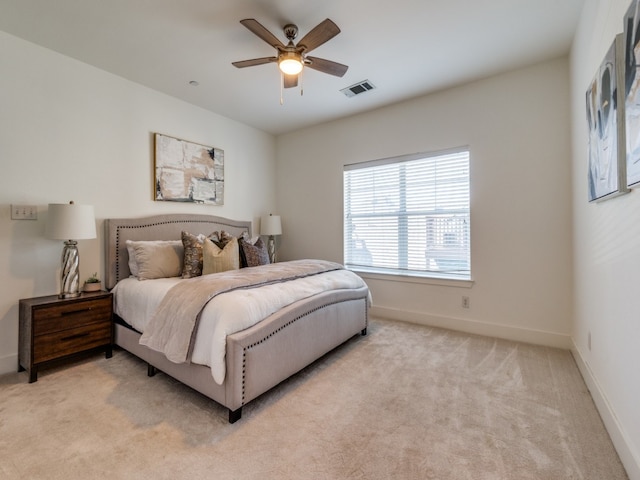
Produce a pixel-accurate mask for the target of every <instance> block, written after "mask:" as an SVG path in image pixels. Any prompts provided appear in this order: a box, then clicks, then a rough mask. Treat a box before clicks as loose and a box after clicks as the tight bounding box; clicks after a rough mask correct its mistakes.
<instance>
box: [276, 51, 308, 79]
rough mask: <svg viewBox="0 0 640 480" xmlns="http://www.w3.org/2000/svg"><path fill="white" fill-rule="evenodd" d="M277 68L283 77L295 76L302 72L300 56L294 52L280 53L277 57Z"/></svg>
mask: <svg viewBox="0 0 640 480" xmlns="http://www.w3.org/2000/svg"><path fill="white" fill-rule="evenodd" d="M278 67H279V68H280V71H281V72H282V73H284V74H285V75H297V74H299V73H300V72H301V71H302V56H301V55H300V54H299V53H296V52H282V53H281V54H280V56H279V57H278Z"/></svg>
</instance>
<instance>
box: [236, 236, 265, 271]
mask: <svg viewBox="0 0 640 480" xmlns="http://www.w3.org/2000/svg"><path fill="white" fill-rule="evenodd" d="M240 250H242V255H243V256H244V261H246V265H245V266H247V267H257V266H259V265H268V264H269V263H270V262H269V252H267V247H266V245H265V244H264V242H263V241H262V239H261V238H260V237H258V239H257V240H256V241H255V242H252V241H251V240H250V239H249V240H247V239H245V238H241V239H240Z"/></svg>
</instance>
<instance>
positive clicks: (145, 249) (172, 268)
mask: <svg viewBox="0 0 640 480" xmlns="http://www.w3.org/2000/svg"><path fill="white" fill-rule="evenodd" d="M129 247H131V249H132V250H133V256H134V257H135V263H136V265H137V269H138V272H137V277H138V280H151V279H153V278H168V277H179V276H180V275H182V266H183V262H184V247H183V246H182V242H181V241H180V240H153V241H131V242H128V244H127V249H129ZM129 268H130V269H131V267H129Z"/></svg>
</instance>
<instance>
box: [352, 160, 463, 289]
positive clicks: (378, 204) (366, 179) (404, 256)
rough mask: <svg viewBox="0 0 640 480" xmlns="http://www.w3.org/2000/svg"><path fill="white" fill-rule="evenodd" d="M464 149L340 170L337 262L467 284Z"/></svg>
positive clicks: (356, 165) (370, 269)
mask: <svg viewBox="0 0 640 480" xmlns="http://www.w3.org/2000/svg"><path fill="white" fill-rule="evenodd" d="M469 210H470V208H469V151H468V150H466V149H465V150H456V151H449V152H446V153H438V154H416V155H410V156H404V157H397V158H391V159H384V160H376V161H372V162H366V163H360V164H354V165H347V166H345V167H344V263H345V265H346V266H347V268H351V269H354V270H361V271H371V272H378V273H391V274H402V275H416V276H436V277H448V278H460V279H470V277H471V272H470V238H469V220H470V212H469Z"/></svg>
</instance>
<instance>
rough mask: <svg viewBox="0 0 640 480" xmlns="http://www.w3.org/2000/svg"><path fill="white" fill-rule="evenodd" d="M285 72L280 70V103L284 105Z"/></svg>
mask: <svg viewBox="0 0 640 480" xmlns="http://www.w3.org/2000/svg"><path fill="white" fill-rule="evenodd" d="M283 91H284V73H282V72H280V105H284V96H283V93H282V92H283Z"/></svg>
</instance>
